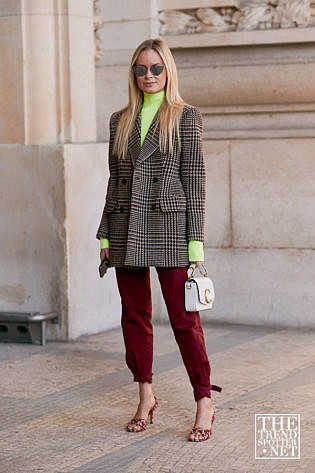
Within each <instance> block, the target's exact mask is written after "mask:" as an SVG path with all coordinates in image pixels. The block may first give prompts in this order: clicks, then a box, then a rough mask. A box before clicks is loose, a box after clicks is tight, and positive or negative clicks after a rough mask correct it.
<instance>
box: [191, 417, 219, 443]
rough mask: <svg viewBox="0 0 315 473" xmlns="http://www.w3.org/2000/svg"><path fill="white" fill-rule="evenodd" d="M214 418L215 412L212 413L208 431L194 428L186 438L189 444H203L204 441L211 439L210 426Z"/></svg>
mask: <svg viewBox="0 0 315 473" xmlns="http://www.w3.org/2000/svg"><path fill="white" fill-rule="evenodd" d="M214 418H215V411H213V414H212V417H211V427H210V429H201V428H200V427H194V428H193V429H192V430H191V432H190V434H189V437H188V440H189V442H203V441H204V440H208V439H209V438H210V437H211V433H212V424H213V422H214Z"/></svg>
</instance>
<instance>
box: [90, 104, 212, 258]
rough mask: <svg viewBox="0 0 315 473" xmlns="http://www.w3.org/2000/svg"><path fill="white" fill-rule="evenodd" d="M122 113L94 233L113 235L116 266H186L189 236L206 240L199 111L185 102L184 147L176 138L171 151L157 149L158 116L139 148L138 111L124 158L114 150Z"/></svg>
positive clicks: (113, 123)
mask: <svg viewBox="0 0 315 473" xmlns="http://www.w3.org/2000/svg"><path fill="white" fill-rule="evenodd" d="M119 118H120V113H119V112H116V113H114V114H113V115H112V117H111V120H110V141H109V170H110V178H109V181H108V186H107V193H106V199H105V206H104V210H103V215H102V218H101V223H100V226H99V229H98V231H97V235H96V236H97V238H109V240H110V259H111V265H112V266H118V267H122V266H132V267H137V266H157V267H179V266H186V265H187V264H188V263H189V262H188V242H189V240H199V241H203V239H204V218H205V169H204V163H203V154H202V142H201V135H202V119H201V114H200V112H199V111H198V110H197V109H196V108H194V107H191V106H189V105H185V106H184V109H183V113H182V117H181V121H180V137H181V146H179V143H178V140H176V141H175V143H174V149H173V152H172V153H171V154H169V153H165V152H161V150H160V148H159V127H158V125H157V123H156V121H157V116H156V117H155V119H154V120H153V122H152V124H151V126H150V128H149V131H148V133H147V136H146V138H145V141H144V143H143V146H142V147H141V145H140V126H141V119H140V115H139V116H138V117H137V120H136V123H135V127H134V130H133V132H132V133H131V136H130V139H129V147H128V156H127V157H126V158H125V159H124V160H121V159H120V160H119V159H118V158H117V156H114V154H113V142H114V137H115V132H116V129H117V125H118V122H119ZM156 125H157V126H156Z"/></svg>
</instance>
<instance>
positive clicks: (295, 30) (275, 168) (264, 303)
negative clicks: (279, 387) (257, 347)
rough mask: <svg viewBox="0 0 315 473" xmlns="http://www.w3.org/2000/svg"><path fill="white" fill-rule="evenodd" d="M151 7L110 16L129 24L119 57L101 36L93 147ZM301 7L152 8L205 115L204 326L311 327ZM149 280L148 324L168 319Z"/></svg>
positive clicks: (308, 4)
mask: <svg viewBox="0 0 315 473" xmlns="http://www.w3.org/2000/svg"><path fill="white" fill-rule="evenodd" d="M98 3H99V5H100V7H101V10H103V12H104V13H105V11H107V12H108V8H109V7H108V6H106V8H107V10H106V9H105V3H104V2H101V1H100V2H98ZM122 3H123V2H122ZM149 3H150V2H148V3H147V10H146V11H145V9H144V8H142V9H141V10H140V11H137V12H136V11H134V12H133V13H132V14H131V13H130V15H131V16H129V17H128V18H127V16H126V17H122V11H123V10H122V9H120V12H119V13H118V11H117V9H116V10H115V15H116V16H115V17H113V18H111V21H118V22H119V21H120V20H122V19H124V20H127V19H128V20H129V21H127V22H126V24H125V29H126V31H128V32H129V34H128V35H121V36H120V38H119V48H118V47H117V48H116V40H115V36H111V35H110V39H108V37H107V40H106V35H107V31H106V29H104V30H102V29H101V30H100V36H101V38H103V41H104V45H105V44H107V43H106V41H111V40H112V39H113V41H112V43H111V45H110V46H109V45H108V44H107V47H109V50H110V51H108V50H107V48H105V50H106V51H105V56H104V58H105V57H106V54H107V62H106V60H105V59H104V58H103V59H101V60H100V61H98V62H97V68H96V76H97V91H98V93H99V94H100V95H99V97H100V98H101V100H100V102H99V103H98V136H99V139H107V137H108V134H107V123H108V118H109V116H110V113H111V112H112V111H113V110H116V109H118V108H120V107H121V106H122V105H124V104H125V103H126V98H127V97H126V92H127V87H126V84H127V69H128V61H129V59H130V55H131V53H132V50H133V49H134V47H135V46H136V45H137V44H138V43H139V42H140V41H141V40H143V39H145V38H146V37H147V36H148V34H147V33H148V30H147V29H145V28H142V27H140V24H141V20H140V18H141V14H143V15H147V14H148V9H149ZM302 3H303V2H302ZM302 3H301V2H296V1H295V0H291V1H290V2H283V1H282V0H279V1H275V2H272V3H271V2H265V3H264V4H261V5H257V3H255V2H252V1H250V0H249V1H242V2H237V1H234V0H232V1H222V0H210V1H209V0H204V1H203V0H172V1H169V0H165V1H164V0H160V1H157V2H155V5H153V3H151V4H150V5H151V6H152V12H151V15H152V16H153V17H154V18H156V17H157V18H158V19H159V21H160V27H159V33H160V34H161V35H162V36H164V38H165V39H166V41H167V42H168V44H169V45H170V47H171V49H172V51H173V54H174V56H175V60H176V63H177V67H178V71H179V79H180V88H181V92H182V95H183V97H184V99H185V100H186V101H187V102H189V103H191V104H193V105H196V106H198V107H199V108H200V109H201V110H202V112H203V118H204V149H205V161H206V168H207V216H206V241H205V245H206V257H207V265H208V267H209V270H210V273H211V275H212V276H213V278H214V280H215V284H216V289H217V301H216V304H215V308H214V310H213V311H212V312H211V314H210V313H206V314H203V318H205V319H207V318H209V317H211V320H224V321H228V322H239V323H254V324H271V325H288V326H299V327H302V326H307V327H314V326H315V311H314V309H313V307H314V303H315V296H314V291H313V287H312V281H314V280H315V270H314V267H315V266H314V257H315V256H314V255H315V253H314V248H315V233H314V228H315V212H314V209H315V184H314V183H315V181H314V177H315V160H314V150H315V132H314V129H315V128H314V125H315V89H314V87H313V83H312V81H311V80H310V78H311V77H313V76H314V73H315V69H314V64H315V61H314V43H315V28H314V23H315V22H314V18H315V17H314V11H315V10H314V4H313V2H312V1H309V0H305V2H304V3H303V5H302ZM120 6H122V5H120ZM126 12H128V9H126ZM153 12H155V13H153ZM119 15H120V16H119ZM132 15H134V16H132ZM104 16H105V15H104ZM119 18H120V20H119ZM136 24H137V25H138V28H137V33H135V32H132V31H131V30H132V28H135V25H136ZM111 27H112V28H114V23H113V24H112V26H111ZM151 33H152V34H151V35H150V36H155V30H151ZM139 35H140V36H141V37H140V36H139ZM108 88H110V91H111V92H110V96H108V95H106V90H107V89H108ZM105 97H108V100H105ZM152 276H153V288H154V307H155V318H156V320H165V319H166V317H167V316H166V310H165V306H164V303H163V301H162V297H161V294H160V291H159V287H158V282H157V278H156V277H155V275H154V272H152Z"/></svg>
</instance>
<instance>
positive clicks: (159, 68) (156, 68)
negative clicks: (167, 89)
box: [150, 64, 164, 76]
mask: <svg viewBox="0 0 315 473" xmlns="http://www.w3.org/2000/svg"><path fill="white" fill-rule="evenodd" d="M163 69H164V66H162V65H160V64H155V65H154V66H152V67H151V68H150V71H151V72H152V74H153V75H154V76H159V75H160V74H162V72H163Z"/></svg>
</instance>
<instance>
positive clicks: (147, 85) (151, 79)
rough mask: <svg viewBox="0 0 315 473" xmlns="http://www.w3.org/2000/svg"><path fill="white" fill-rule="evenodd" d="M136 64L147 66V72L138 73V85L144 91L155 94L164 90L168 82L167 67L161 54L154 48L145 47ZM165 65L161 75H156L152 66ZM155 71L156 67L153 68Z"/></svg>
mask: <svg viewBox="0 0 315 473" xmlns="http://www.w3.org/2000/svg"><path fill="white" fill-rule="evenodd" d="M135 65H136V66H145V67H146V73H145V75H143V76H137V75H136V81H137V85H138V87H139V89H140V90H142V92H147V93H148V94H154V93H155V92H160V90H163V89H164V87H165V84H166V79H167V75H166V69H165V66H164V63H163V61H162V58H161V56H160V55H159V53H157V52H156V51H155V50H154V49H144V50H143V51H141V53H140V54H139V56H138V57H137V60H136V62H135ZM156 65H159V66H164V68H163V71H162V72H161V74H160V75H154V74H153V73H152V72H151V70H150V68H151V67H152V66H156ZM153 72H154V68H153Z"/></svg>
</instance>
